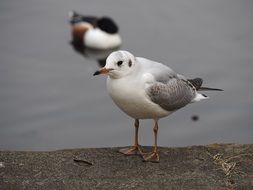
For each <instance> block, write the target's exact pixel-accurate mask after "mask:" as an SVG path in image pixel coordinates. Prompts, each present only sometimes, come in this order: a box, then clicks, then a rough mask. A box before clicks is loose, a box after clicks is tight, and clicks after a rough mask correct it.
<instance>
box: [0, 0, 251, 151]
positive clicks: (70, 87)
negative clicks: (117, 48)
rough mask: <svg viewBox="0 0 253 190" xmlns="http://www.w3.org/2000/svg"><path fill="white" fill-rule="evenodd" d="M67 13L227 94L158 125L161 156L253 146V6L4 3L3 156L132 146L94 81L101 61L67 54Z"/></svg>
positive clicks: (145, 127) (102, 82)
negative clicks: (114, 32) (114, 31)
mask: <svg viewBox="0 0 253 190" xmlns="http://www.w3.org/2000/svg"><path fill="white" fill-rule="evenodd" d="M70 10H76V11H78V12H80V13H83V14H87V15H98V16H103V15H107V16H110V17H112V18H114V19H115V21H116V22H117V23H118V25H119V27H120V34H121V36H122V39H123V45H122V46H121V49H124V50H129V51H130V52H132V53H133V54H134V55H136V56H140V57H146V58H149V59H152V60H156V61H159V62H162V63H164V64H166V65H168V66H170V67H171V68H172V69H173V70H175V71H176V72H178V73H181V74H183V75H185V76H187V77H189V78H193V77H202V78H203V79H204V85H205V86H210V87H216V88H223V89H224V90H225V91H224V92H206V94H207V95H208V96H210V99H209V100H207V101H202V102H199V103H196V104H191V105H188V106H187V107H185V108H183V109H181V110H179V111H177V112H175V113H174V114H172V115H171V116H169V117H167V118H164V119H161V120H160V128H159V139H158V144H159V145H160V146H187V145H199V144H209V143H253V101H252V97H253V85H252V84H253V74H252V71H253V1H250V0H249V1H247V0H243V1H231V0H224V1H219V0H213V1H203V0H193V1H188V0H182V1H177V0H173V1H165V0H164V1H144V0H141V1H134V0H128V1H113V0H106V1H98V0H93V1H79V0H73V1H66V2H63V1H60V0H54V1H52V0H43V1H39V0H23V1H19V0H1V2H0V25H1V29H0V34H1V35H0V42H1V43H0V149H11V150H55V149H63V148H64V149H65V148H79V147H105V146H127V145H130V144H132V141H133V135H134V129H133V127H132V126H133V120H132V119H131V118H129V117H128V116H126V115H125V114H124V113H123V112H122V111H120V110H119V109H118V108H117V107H116V105H114V103H113V102H112V100H111V99H110V97H109V95H108V93H107V91H106V78H105V76H99V77H93V76H92V74H93V72H94V71H95V70H96V69H97V68H98V67H99V64H98V61H97V60H96V56H100V55H94V53H93V52H88V53H86V54H85V55H82V54H80V53H78V52H76V51H75V50H74V49H73V47H72V46H71V44H70V41H71V35H70V27H69V24H68V11H70ZM192 116H195V117H194V119H195V121H193V120H192ZM196 118H197V119H196ZM152 125H153V121H152V120H145V121H141V128H140V142H141V144H143V145H152V144H153V134H152Z"/></svg>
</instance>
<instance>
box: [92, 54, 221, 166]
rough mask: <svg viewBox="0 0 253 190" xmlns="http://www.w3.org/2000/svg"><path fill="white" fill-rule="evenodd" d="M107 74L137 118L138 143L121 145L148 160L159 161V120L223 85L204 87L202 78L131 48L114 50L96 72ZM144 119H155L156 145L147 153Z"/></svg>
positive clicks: (117, 97)
mask: <svg viewBox="0 0 253 190" xmlns="http://www.w3.org/2000/svg"><path fill="white" fill-rule="evenodd" d="M99 74H107V75H108V77H107V90H108V92H109V94H110V96H111V98H112V100H113V101H114V102H115V104H116V105H117V106H118V107H119V108H120V109H121V110H123V111H124V112H125V113H126V114H127V115H129V116H130V117H132V118H133V119H134V120H135V122H134V126H135V138H134V145H133V146H132V147H130V148H124V149H121V150H120V152H121V153H123V154H125V155H136V154H138V155H142V157H143V159H144V161H151V162H158V161H159V154H158V149H157V133H158V120H159V119H160V118H163V117H166V116H168V115H170V114H172V113H173V112H175V111H177V110H178V109H180V108H182V107H184V106H186V105H188V104H190V103H193V102H198V101H201V100H205V99H208V97H207V96H206V95H204V94H202V93H200V92H199V91H201V90H217V91H222V90H221V89H216V88H208V87H202V82H203V80H202V79H201V78H195V79H187V78H186V77H184V76H183V75H180V74H177V73H176V72H174V71H173V70H172V69H171V68H169V67H167V66H165V65H163V64H162V63H158V62H155V61H152V60H149V59H146V58H142V57H135V56H134V55H133V54H131V53H130V52H128V51H122V50H121V51H115V52H112V53H111V54H110V55H109V56H108V58H107V59H106V65H105V66H104V67H103V68H100V69H99V70H97V71H96V72H95V73H94V75H99ZM140 119H153V120H154V128H153V132H154V146H153V150H152V151H151V152H149V153H144V152H143V151H142V150H141V146H140V144H139V142H138V129H139V120H140Z"/></svg>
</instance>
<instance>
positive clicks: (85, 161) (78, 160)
mask: <svg viewBox="0 0 253 190" xmlns="http://www.w3.org/2000/svg"><path fill="white" fill-rule="evenodd" d="M73 161H74V162H77V163H85V164H88V165H90V166H92V165H93V163H91V162H89V161H87V160H83V159H77V158H74V159H73Z"/></svg>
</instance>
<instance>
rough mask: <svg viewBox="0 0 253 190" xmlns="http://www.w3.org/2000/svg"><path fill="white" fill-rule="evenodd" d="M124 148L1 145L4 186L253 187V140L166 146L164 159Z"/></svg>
mask: <svg viewBox="0 0 253 190" xmlns="http://www.w3.org/2000/svg"><path fill="white" fill-rule="evenodd" d="M118 149H119V148H94V149H90V148H85V149H72V150H59V151H49V152H33V151H31V152H30V151H29V152H26V151H0V189H3V190H4V189H6V190H12V189H15V190H18V189H47V190H50V189H61V190H62V189H68V190H72V189H145V190H147V189H152V190H153V189H187V190H190V189H194V190H196V189H201V190H203V189H253V144H251V145H237V144H213V145H208V146H191V147H182V148H165V147H161V148H160V149H159V150H160V163H148V162H142V159H141V158H140V157H139V156H128V157H126V156H124V155H122V154H120V153H118V152H117V150H118ZM144 150H146V151H148V150H150V147H144ZM74 159H76V160H75V161H74Z"/></svg>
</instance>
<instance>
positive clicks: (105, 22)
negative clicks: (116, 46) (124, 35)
mask: <svg viewBox="0 0 253 190" xmlns="http://www.w3.org/2000/svg"><path fill="white" fill-rule="evenodd" d="M97 27H98V28H100V29H101V30H103V31H105V32H107V33H109V34H115V33H117V32H118V31H119V28H118V26H117V25H116V23H115V22H114V21H113V20H112V19H111V18H109V17H102V18H100V19H99V20H98V21H97Z"/></svg>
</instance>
